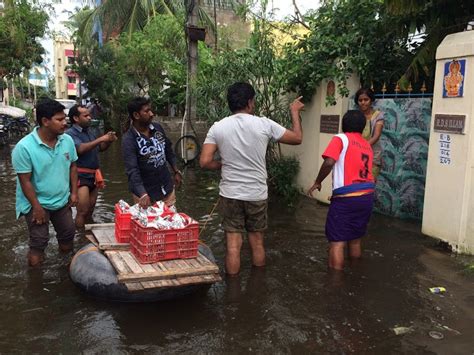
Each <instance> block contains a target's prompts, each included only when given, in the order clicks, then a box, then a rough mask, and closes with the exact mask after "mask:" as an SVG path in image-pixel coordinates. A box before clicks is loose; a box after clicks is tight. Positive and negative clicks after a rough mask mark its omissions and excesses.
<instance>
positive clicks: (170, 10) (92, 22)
mask: <svg viewBox="0 0 474 355" xmlns="http://www.w3.org/2000/svg"><path fill="white" fill-rule="evenodd" d="M88 3H89V5H91V6H92V11H90V13H88V14H87V16H85V17H84V18H83V19H82V22H81V24H80V27H79V32H78V34H79V36H80V37H83V38H84V37H87V36H89V37H90V36H93V35H94V33H96V32H97V25H98V24H100V25H101V30H102V32H103V37H104V38H105V39H106V40H107V39H109V38H110V37H113V36H114V35H118V34H121V33H128V34H129V35H130V34H131V33H133V32H134V31H140V30H143V28H144V27H145V26H146V24H147V23H148V22H149V21H150V19H151V18H152V17H153V16H155V15H156V14H168V15H172V16H177V17H178V16H180V15H186V14H187V12H188V10H189V7H190V4H191V3H194V1H193V0H89V1H88ZM198 17H199V21H200V22H201V23H202V24H203V25H205V26H206V27H208V28H209V29H210V30H211V31H214V30H215V24H214V22H213V20H212V19H211V18H210V17H209V16H208V15H207V13H206V12H205V11H204V10H203V9H202V8H200V7H198Z"/></svg>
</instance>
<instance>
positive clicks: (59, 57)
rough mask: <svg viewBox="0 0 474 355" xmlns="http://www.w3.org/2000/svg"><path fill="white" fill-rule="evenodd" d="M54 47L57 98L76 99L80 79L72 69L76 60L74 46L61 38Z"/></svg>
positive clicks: (56, 40)
mask: <svg viewBox="0 0 474 355" xmlns="http://www.w3.org/2000/svg"><path fill="white" fill-rule="evenodd" d="M53 45H54V83H55V88H56V98H58V99H75V98H76V97H77V95H78V89H79V85H80V79H79V76H78V75H77V73H76V72H74V71H73V70H72V69H71V66H72V65H73V64H74V63H75V60H76V59H75V58H76V55H75V52H74V45H73V44H72V43H71V42H69V41H67V40H65V39H60V38H58V39H55V40H54V43H53Z"/></svg>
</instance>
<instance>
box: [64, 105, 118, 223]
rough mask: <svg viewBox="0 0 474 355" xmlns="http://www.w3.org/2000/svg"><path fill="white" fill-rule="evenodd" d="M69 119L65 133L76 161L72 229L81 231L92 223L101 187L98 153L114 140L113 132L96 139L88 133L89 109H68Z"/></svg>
mask: <svg viewBox="0 0 474 355" xmlns="http://www.w3.org/2000/svg"><path fill="white" fill-rule="evenodd" d="M69 120H70V121H71V123H72V127H71V128H69V129H68V130H67V131H66V133H67V134H69V135H70V136H71V137H72V139H73V140H74V144H75V145H76V151H77V155H78V157H79V158H78V159H77V162H76V165H77V172H78V175H79V176H78V190H77V195H78V198H79V200H78V202H77V206H76V211H77V214H76V228H77V230H78V231H82V230H83V229H84V224H85V223H91V222H92V213H93V212H94V208H95V203H96V201H97V195H98V189H101V188H104V187H105V184H104V179H103V177H102V173H101V172H100V169H99V152H103V151H104V150H106V149H108V148H109V146H110V144H111V143H112V142H114V141H116V140H117V136H116V135H115V132H112V131H110V132H107V133H106V134H104V135H102V136H100V137H99V138H97V137H96V136H95V135H94V133H93V132H91V129H90V125H91V120H92V118H91V115H90V113H89V110H88V109H87V108H85V107H84V106H81V105H74V106H73V107H71V108H70V109H69Z"/></svg>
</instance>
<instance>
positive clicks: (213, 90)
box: [197, 19, 290, 125]
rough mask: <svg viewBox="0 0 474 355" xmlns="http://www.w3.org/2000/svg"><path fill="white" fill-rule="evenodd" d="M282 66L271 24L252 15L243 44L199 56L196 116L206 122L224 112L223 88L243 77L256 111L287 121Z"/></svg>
mask: <svg viewBox="0 0 474 355" xmlns="http://www.w3.org/2000/svg"><path fill="white" fill-rule="evenodd" d="M284 68H285V66H284V59H283V58H281V57H280V56H278V46H277V41H276V40H275V34H274V32H273V31H272V27H271V26H270V25H269V22H268V21H266V20H261V19H255V20H254V30H253V31H252V33H251V34H250V40H249V43H248V45H247V46H246V47H244V48H241V49H236V50H229V51H223V52H219V53H217V54H216V55H215V56H212V57H209V58H203V60H202V62H201V67H200V72H199V80H198V87H197V90H198V93H197V95H198V116H199V117H201V118H204V119H206V120H207V121H209V122H214V121H216V120H219V119H221V118H223V117H225V116H228V115H229V114H230V112H229V110H228V108H227V98H226V93H227V88H228V87H229V86H230V85H231V84H233V83H235V82H237V81H244V82H248V83H250V84H251V85H252V86H253V87H254V88H255V91H256V93H257V96H256V100H257V103H256V114H257V115H261V116H265V117H268V118H270V119H272V120H275V121H277V122H279V123H281V124H283V125H287V124H288V123H289V120H290V119H289V111H288V105H289V100H288V97H287V96H286V95H285V93H286V91H285V80H284V78H285V75H286V73H285V71H284Z"/></svg>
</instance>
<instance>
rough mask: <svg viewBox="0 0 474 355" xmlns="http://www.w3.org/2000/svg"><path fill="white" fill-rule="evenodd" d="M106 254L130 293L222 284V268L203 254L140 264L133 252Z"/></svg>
mask: <svg viewBox="0 0 474 355" xmlns="http://www.w3.org/2000/svg"><path fill="white" fill-rule="evenodd" d="M105 255H106V256H107V257H108V258H109V260H110V263H111V264H112V265H113V266H114V268H115V270H116V271H117V279H118V281H119V282H122V283H124V284H125V286H126V287H127V288H128V290H129V291H130V292H137V291H142V290H145V289H156V288H169V287H179V286H187V285H197V284H211V283H215V282H218V281H221V277H220V275H219V268H218V267H217V265H216V264H214V263H213V262H211V261H210V260H209V259H207V258H206V257H205V256H204V255H202V254H201V253H199V254H198V257H197V258H195V259H179V260H167V261H160V262H156V263H153V264H140V263H139V262H138V260H137V259H136V258H135V256H134V255H133V254H132V253H131V252H130V251H124V250H106V251H105Z"/></svg>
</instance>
